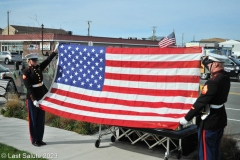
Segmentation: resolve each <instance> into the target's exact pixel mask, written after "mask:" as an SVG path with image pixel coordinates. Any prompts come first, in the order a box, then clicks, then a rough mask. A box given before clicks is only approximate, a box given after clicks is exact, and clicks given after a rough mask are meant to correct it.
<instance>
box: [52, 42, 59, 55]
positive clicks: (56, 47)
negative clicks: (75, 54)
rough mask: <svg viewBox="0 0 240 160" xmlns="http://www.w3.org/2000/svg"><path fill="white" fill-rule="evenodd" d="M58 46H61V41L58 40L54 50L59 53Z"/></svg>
mask: <svg viewBox="0 0 240 160" xmlns="http://www.w3.org/2000/svg"><path fill="white" fill-rule="evenodd" d="M58 46H59V42H57V43H56V45H55V48H54V50H53V52H57V53H58Z"/></svg>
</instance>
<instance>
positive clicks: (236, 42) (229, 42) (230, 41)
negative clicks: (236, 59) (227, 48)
mask: <svg viewBox="0 0 240 160" xmlns="http://www.w3.org/2000/svg"><path fill="white" fill-rule="evenodd" d="M219 44H220V45H224V44H240V42H239V41H235V40H232V39H231V40H228V41H225V42H222V43H219Z"/></svg>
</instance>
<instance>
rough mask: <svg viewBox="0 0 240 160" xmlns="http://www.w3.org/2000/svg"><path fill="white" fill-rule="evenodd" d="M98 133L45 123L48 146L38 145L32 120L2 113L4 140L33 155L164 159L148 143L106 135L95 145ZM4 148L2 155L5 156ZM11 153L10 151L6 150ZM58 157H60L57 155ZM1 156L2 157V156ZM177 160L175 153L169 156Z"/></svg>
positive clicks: (65, 159)
mask: <svg viewBox="0 0 240 160" xmlns="http://www.w3.org/2000/svg"><path fill="white" fill-rule="evenodd" d="M97 136H98V135H95V136H84V135H80V134H77V133H75V132H71V131H66V130H62V129H58V128H54V127H49V126H45V134H44V141H45V142H46V143H47V145H46V146H41V147H35V146H33V145H32V144H31V143H30V140H29V133H28V122H27V121H25V120H21V119H17V118H7V117H3V116H2V115H0V142H1V143H4V144H7V145H9V146H12V147H15V148H17V149H19V150H24V151H27V152H30V153H32V154H37V155H44V154H46V153H48V154H50V155H52V156H53V158H49V159H58V160H70V159H74V160H75V159H82V160H95V159H98V160H113V159H114V160H134V159H137V160H163V159H164V152H165V151H164V150H159V148H158V150H154V149H152V150H149V149H148V148H147V146H146V145H137V144H136V145H131V144H130V143H129V142H121V141H116V142H114V143H112V142H111V141H110V137H111V135H109V136H105V137H103V138H102V140H101V143H100V147H99V148H95V145H94V144H95V141H96V140H97ZM1 154H2V153H1V151H0V155H1ZM5 154H7V153H5ZM55 156H57V158H54V157H55ZM0 159H1V158H0ZM169 159H171V160H174V159H175V156H171V157H169Z"/></svg>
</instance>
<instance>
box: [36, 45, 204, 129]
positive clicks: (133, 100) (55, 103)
mask: <svg viewBox="0 0 240 160" xmlns="http://www.w3.org/2000/svg"><path fill="white" fill-rule="evenodd" d="M201 53H202V50H201V48H164V49H161V48H107V50H106V69H105V72H106V73H105V81H104V87H103V91H92V90H87V89H82V88H78V87H73V86H68V85H64V84H58V83H55V82H54V83H53V84H52V86H51V88H50V90H49V93H47V94H46V95H45V97H44V98H43V99H42V101H41V103H40V106H41V107H42V108H43V109H44V110H46V111H49V112H51V113H53V114H56V115H58V116H63V117H66V118H71V119H75V120H81V121H87V122H92V123H98V124H108V125H114V126H126V127H140V128H167V129H176V128H177V127H178V125H179V119H180V118H181V117H183V116H184V115H185V114H186V113H187V112H188V111H189V109H190V108H191V107H192V104H193V103H194V102H195V100H196V98H197V97H198V89H199V81H200V79H199V74H200V73H199V72H200V71H199V68H200V56H201Z"/></svg>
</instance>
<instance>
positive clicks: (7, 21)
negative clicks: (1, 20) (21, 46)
mask: <svg viewBox="0 0 240 160" xmlns="http://www.w3.org/2000/svg"><path fill="white" fill-rule="evenodd" d="M10 12H11V11H7V19H8V21H7V23H8V35H9V13H10Z"/></svg>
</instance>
